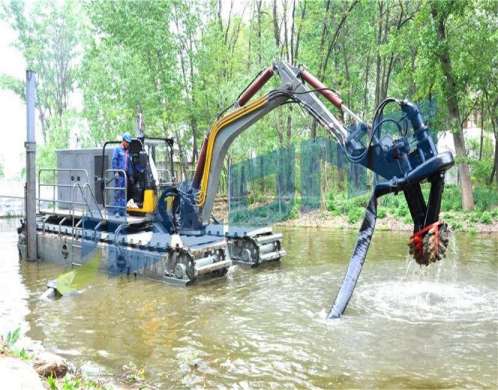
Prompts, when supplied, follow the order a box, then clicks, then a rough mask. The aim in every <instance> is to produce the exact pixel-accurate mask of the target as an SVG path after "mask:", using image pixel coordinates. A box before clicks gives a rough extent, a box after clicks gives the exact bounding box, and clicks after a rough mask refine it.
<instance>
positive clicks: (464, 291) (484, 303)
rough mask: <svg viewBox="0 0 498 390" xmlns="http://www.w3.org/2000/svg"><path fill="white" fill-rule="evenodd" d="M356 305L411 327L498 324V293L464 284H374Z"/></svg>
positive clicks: (406, 282) (360, 294)
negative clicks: (453, 323) (416, 324)
mask: <svg viewBox="0 0 498 390" xmlns="http://www.w3.org/2000/svg"><path fill="white" fill-rule="evenodd" d="M355 303H356V304H355V306H356V307H357V308H359V309H360V310H361V311H365V312H367V313H370V314H371V315H373V316H381V317H385V318H388V319H391V320H399V321H406V322H411V323H434V322H473V323H478V322H482V321H498V313H497V310H496V308H497V307H498V293H497V292H496V291H495V290H490V289H487V288H485V287H476V286H472V285H468V284H462V283H454V282H451V283H448V282H438V281H429V280H427V281H420V280H419V281H413V280H401V281H390V282H389V281H388V282H379V283H372V284H367V285H362V288H361V291H358V294H357V297H356V302H355Z"/></svg>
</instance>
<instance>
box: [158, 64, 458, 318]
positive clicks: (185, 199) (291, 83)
mask: <svg viewBox="0 0 498 390" xmlns="http://www.w3.org/2000/svg"><path fill="white" fill-rule="evenodd" d="M273 76H278V77H279V78H280V80H281V84H280V86H279V87H278V88H276V89H273V90H271V91H269V92H268V93H267V94H265V95H262V96H260V97H257V98H254V97H255V95H256V94H257V93H258V92H259V91H260V90H261V88H262V87H263V86H265V85H266V84H267V82H268V81H269V80H270V79H271V78H272V77H273ZM319 97H322V98H324V99H325V100H326V101H327V102H328V103H330V104H332V105H333V106H334V107H335V108H336V109H338V110H339V111H340V114H341V115H340V118H345V119H346V118H347V119H348V120H351V121H352V123H353V125H352V126H351V127H346V126H345V125H344V124H343V121H342V119H341V120H339V119H338V118H336V117H335V116H334V115H333V114H332V113H331V112H330V111H329V109H328V108H327V107H326V105H325V104H324V102H323V101H322V100H320V98H319ZM287 103H295V104H297V105H299V106H300V107H301V108H302V109H303V110H304V112H305V113H307V114H309V115H310V116H311V117H313V119H315V120H316V121H317V122H318V123H319V124H320V125H321V126H323V127H324V128H325V129H326V130H327V131H328V132H329V133H330V135H331V136H332V137H334V138H335V139H336V140H337V142H338V144H339V146H340V147H341V148H342V150H343V152H344V154H345V156H346V157H347V159H348V160H349V161H350V162H351V163H353V164H360V165H362V166H364V167H365V168H367V169H369V170H370V171H372V172H373V173H374V174H375V175H376V176H377V177H378V178H380V181H379V182H378V183H377V184H376V185H375V188H374V191H373V193H372V197H371V199H370V202H369V204H368V207H367V209H366V211H365V217H364V220H363V223H362V225H361V228H360V232H359V236H358V241H357V243H356V246H355V248H354V250H353V255H352V257H351V260H350V263H349V267H348V270H347V272H346V276H345V278H344V281H343V283H342V286H341V288H340V290H339V293H338V295H337V297H336V300H335V303H334V305H333V307H332V309H331V311H330V314H329V317H330V318H337V317H340V316H341V315H342V313H343V312H344V310H345V309H346V306H347V304H348V302H349V300H350V298H351V296H352V293H353V290H354V287H355V285H356V281H357V280H358V277H359V274H360V272H361V268H362V266H363V263H364V261H365V259H366V255H367V251H368V248H369V246H370V242H371V239H372V236H373V232H374V230H375V223H376V219H377V199H378V198H379V197H381V196H383V195H386V194H389V193H395V194H397V193H400V192H402V193H403V194H404V196H405V198H406V201H407V204H408V208H409V209H410V214H411V217H412V219H413V223H414V233H413V235H412V237H411V238H410V243H409V246H410V252H411V253H412V255H413V257H414V258H415V260H416V261H417V263H419V264H423V265H428V264H430V263H433V262H435V261H438V260H439V259H441V258H442V257H443V256H444V254H445V252H446V248H447V245H448V227H447V225H446V224H445V223H443V222H440V221H439V211H440V205H441V196H442V193H443V188H444V173H445V171H446V170H447V169H448V168H450V167H451V166H452V165H453V163H454V162H453V156H452V155H451V153H450V152H445V153H438V151H437V148H436V145H435V143H434V141H433V139H432V136H431V134H430V132H429V129H428V127H427V126H426V125H425V123H424V121H423V119H422V115H421V113H420V111H419V109H418V107H417V106H416V105H415V104H413V103H411V102H409V101H406V100H397V99H393V98H387V99H385V100H384V101H383V102H381V103H380V104H379V106H378V107H377V108H376V110H375V115H374V118H373V121H372V124H371V125H367V124H366V123H364V122H363V121H362V120H361V119H360V118H359V117H358V116H357V115H356V114H354V113H353V112H352V111H351V110H350V109H349V108H348V107H347V106H346V105H345V104H344V102H343V100H342V99H341V98H340V96H339V95H338V93H337V92H335V91H333V90H332V89H330V88H328V87H326V86H325V85H324V84H323V83H322V82H321V81H320V80H318V79H317V78H316V77H315V76H313V75H312V74H311V73H310V72H309V71H307V70H306V69H304V68H303V67H296V66H293V65H290V64H286V63H283V62H276V63H274V64H273V66H271V67H268V68H266V69H263V71H261V72H260V74H259V75H257V76H256V78H255V79H254V80H253V81H252V82H251V83H250V84H249V85H248V86H247V88H245V89H244V90H243V91H242V93H241V94H240V95H239V97H238V99H237V100H236V101H235V102H234V104H233V105H232V106H230V107H228V108H227V110H225V111H224V112H223V113H222V114H220V115H219V116H218V118H217V120H216V121H215V122H214V123H213V126H212V128H211V130H210V131H209V133H208V136H207V137H206V140H205V141H204V144H203V146H202V151H201V156H200V158H199V160H198V163H197V167H196V172H195V175H194V179H193V181H192V182H191V183H186V184H187V185H186V186H183V187H182V186H180V187H179V189H178V191H176V190H175V191H176V192H175V191H172V192H171V194H172V195H174V196H175V197H177V198H178V201H176V202H174V203H173V205H176V206H174V207H173V208H174V209H175V210H174V211H173V212H172V213H169V214H170V215H171V216H175V217H172V218H169V217H168V215H167V214H168V213H163V214H164V217H163V219H164V225H165V226H166V227H167V229H168V230H170V229H172V230H174V231H178V232H181V233H182V234H190V233H188V232H192V233H191V234H202V232H207V233H208V234H213V235H215V236H224V237H226V238H227V240H228V243H229V248H230V255H231V257H233V258H234V260H236V261H238V262H242V263H246V264H251V265H257V264H259V263H260V262H263V261H269V260H273V259H278V258H280V257H281V256H283V255H285V251H284V250H283V249H282V246H281V238H282V237H281V235H278V234H274V233H273V232H272V231H271V228H266V229H267V230H264V231H262V230H258V229H249V228H248V229H245V228H234V227H229V228H227V227H224V226H223V225H220V224H216V223H215V224H212V223H210V220H211V219H212V214H211V213H212V209H213V204H214V199H215V196H216V194H217V191H218V185H219V179H220V174H221V170H222V167H223V162H224V159H225V157H226V155H227V152H228V149H229V147H230V145H231V144H232V142H233V141H234V140H235V139H236V138H237V137H238V136H239V135H240V134H241V133H242V132H243V131H244V130H246V129H248V128H249V127H250V126H251V125H252V124H254V123H256V122H257V121H258V120H259V119H261V118H262V117H263V116H265V115H266V114H268V113H269V112H271V111H272V110H273V109H275V108H277V107H279V106H282V105H284V104H287ZM388 104H396V105H397V106H398V107H399V108H400V109H401V112H402V114H403V116H402V118H401V119H399V120H395V119H392V118H385V117H384V114H383V113H384V108H385V107H386V106H387V105H388ZM386 123H390V124H391V125H394V126H395V127H396V128H397V130H398V131H397V134H395V135H394V136H390V135H389V134H386V135H383V136H382V134H381V131H382V129H383V127H384V125H385V124H386ZM365 139H366V141H365ZM425 181H428V182H429V183H430V184H431V190H430V193H429V197H428V199H427V201H426V200H425V199H424V193H423V192H422V188H421V184H422V183H423V182H425ZM161 199H162V198H160V200H161ZM161 203H162V202H159V204H160V205H161ZM175 221H176V222H175Z"/></svg>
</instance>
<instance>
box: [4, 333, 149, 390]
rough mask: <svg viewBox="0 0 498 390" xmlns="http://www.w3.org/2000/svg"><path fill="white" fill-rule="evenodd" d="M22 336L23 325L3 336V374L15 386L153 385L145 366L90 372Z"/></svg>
mask: <svg viewBox="0 0 498 390" xmlns="http://www.w3.org/2000/svg"><path fill="white" fill-rule="evenodd" d="M19 338H20V329H19V328H18V329H16V330H15V331H13V332H9V333H8V334H7V335H6V336H5V337H4V336H0V378H2V382H3V385H5V388H8V389H12V390H17V389H19V390H23V389H29V390H44V389H50V390H59V389H61V390H73V389H74V390H76V389H93V390H104V389H106V390H109V389H122V390H127V389H153V388H155V386H152V385H150V384H148V383H146V382H145V380H144V370H143V369H138V368H137V367H135V366H133V365H128V366H126V365H125V366H123V370H122V373H121V374H120V375H117V376H108V375H101V376H99V375H97V376H96V375H92V376H89V375H87V374H86V373H85V372H84V370H83V369H82V368H81V367H76V366H75V365H73V364H72V363H71V362H69V361H67V360H66V359H64V358H62V357H61V356H59V355H56V354H54V353H51V352H48V351H46V350H45V349H44V348H43V346H42V345H41V344H40V343H34V342H31V341H30V340H29V339H27V338H23V339H21V340H20V339H19Z"/></svg>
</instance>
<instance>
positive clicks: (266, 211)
mask: <svg viewBox="0 0 498 390" xmlns="http://www.w3.org/2000/svg"><path fill="white" fill-rule="evenodd" d="M228 182H229V191H228V201H229V222H230V223H236V224H248V225H266V224H271V223H274V222H278V221H283V220H286V219H289V218H295V217H297V216H298V213H299V212H307V211H311V210H315V209H319V208H320V207H324V203H325V199H326V195H327V193H328V192H329V191H333V190H336V191H340V190H342V191H345V192H346V193H347V194H348V196H356V195H359V194H363V193H365V192H366V191H368V179H367V172H366V169H365V168H363V167H362V166H359V165H355V164H350V163H349V162H348V161H347V159H346V157H345V155H344V152H343V151H342V149H341V148H340V146H339V145H338V144H337V143H336V142H335V141H333V140H331V139H327V138H317V139H315V140H305V141H302V142H300V143H299V144H295V145H291V146H289V147H287V148H282V149H278V150H275V151H273V152H271V153H267V154H264V155H261V156H257V157H255V158H251V159H247V160H243V161H240V162H238V163H235V164H232V165H231V166H230V169H229V180H228Z"/></svg>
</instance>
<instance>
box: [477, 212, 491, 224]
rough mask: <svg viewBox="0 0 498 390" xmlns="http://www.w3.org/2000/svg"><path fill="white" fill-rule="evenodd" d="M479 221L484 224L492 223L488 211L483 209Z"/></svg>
mask: <svg viewBox="0 0 498 390" xmlns="http://www.w3.org/2000/svg"><path fill="white" fill-rule="evenodd" d="M480 221H481V222H482V223H484V224H487V225H489V224H491V223H493V216H492V215H491V213H490V212H489V211H483V212H482V214H481V217H480Z"/></svg>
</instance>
